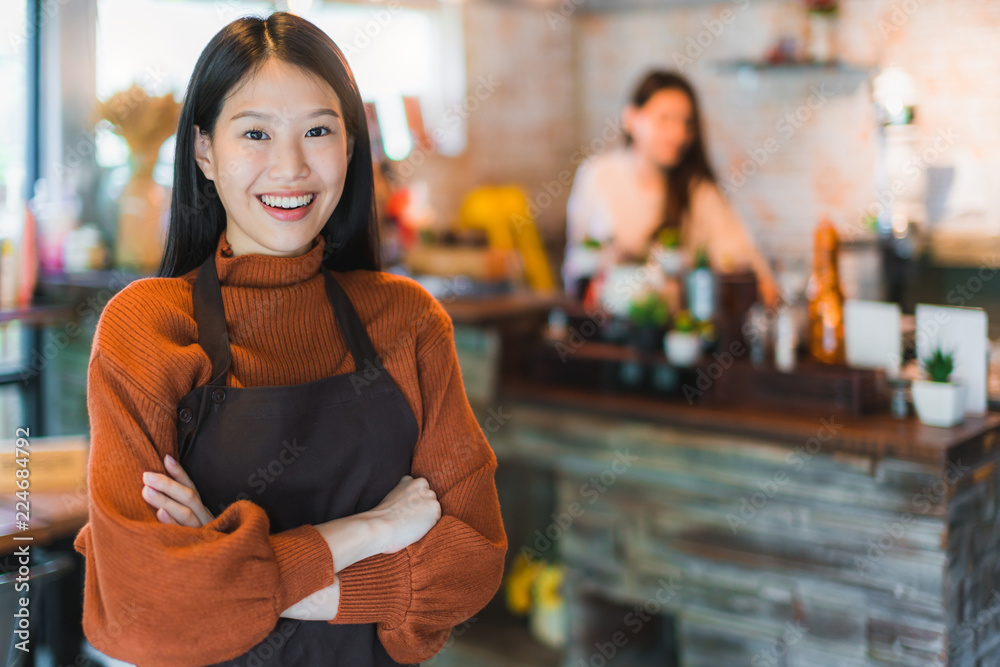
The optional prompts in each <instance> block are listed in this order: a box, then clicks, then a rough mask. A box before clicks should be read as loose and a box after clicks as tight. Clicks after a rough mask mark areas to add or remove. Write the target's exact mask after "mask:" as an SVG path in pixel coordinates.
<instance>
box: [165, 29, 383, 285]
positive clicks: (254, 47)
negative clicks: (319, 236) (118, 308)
mask: <svg viewBox="0 0 1000 667" xmlns="http://www.w3.org/2000/svg"><path fill="white" fill-rule="evenodd" d="M270 58H278V59H280V60H282V61H283V62H286V63H288V64H290V65H296V66H298V67H299V68H301V69H302V70H303V71H306V72H311V73H313V74H315V75H316V76H318V77H319V78H320V79H322V80H324V81H326V82H327V83H329V84H330V86H331V87H332V88H333V90H334V92H335V93H336V94H337V97H338V98H339V99H340V105H341V108H342V111H343V112H344V125H345V127H346V130H347V133H348V134H349V135H352V136H353V137H354V151H353V154H352V156H351V161H350V162H349V163H348V166H347V176H346V179H345V182H344V191H343V194H342V195H341V197H340V201H339V202H338V204H337V207H336V208H335V209H334V211H333V213H332V214H331V215H330V219H329V220H327V222H326V224H325V225H324V227H323V231H322V233H323V236H324V238H325V248H324V257H323V264H324V266H326V267H327V268H328V269H330V270H332V271H350V270H353V269H369V270H373V271H377V270H380V269H381V254H380V249H379V232H378V218H377V216H376V208H375V189H374V188H375V186H374V177H373V173H372V154H371V140H370V138H369V136H368V124H367V121H366V119H365V111H364V104H363V102H362V100H361V93H360V92H359V91H358V85H357V83H356V82H355V80H354V74H353V73H352V72H351V68H350V66H349V65H348V64H347V60H346V59H345V58H344V54H343V53H342V52H341V50H340V48H339V47H338V46H337V45H336V44H335V43H334V42H333V40H332V39H330V37H329V36H328V35H327V34H326V33H324V32H323V31H322V30H320V29H319V28H317V27H316V26H315V25H313V24H312V23H310V22H309V21H307V20H305V19H303V18H301V17H299V16H296V15H295V14H290V13H288V12H274V13H273V14H271V15H270V16H268V17H267V18H266V19H265V18H262V17H260V16H245V17H242V18H238V19H236V20H235V21H233V22H232V23H230V24H229V25H227V26H226V27H224V28H223V29H222V30H220V31H219V32H218V33H216V35H215V36H214V37H213V38H212V40H211V41H210V42H209V43H208V45H207V46H206V47H205V50H204V51H202V53H201V56H200V57H199V58H198V62H197V64H196V65H195V68H194V72H193V73H192V74H191V81H190V82H189V84H188V88H187V92H186V94H185V97H184V104H183V107H182V108H181V114H180V120H179V121H178V123H177V145H176V151H175V153H174V187H173V193H172V198H171V208H170V229H169V231H168V232H167V240H166V247H165V248H164V251H163V258H162V259H161V262H160V267H159V270H158V271H157V274H156V275H157V276H160V277H178V276H181V275H184V274H185V273H187V272H188V271H191V270H192V269H195V268H196V267H198V266H200V265H201V264H202V262H204V261H205V260H206V259H207V258H208V257H209V256H210V255H211V254H213V253H214V252H215V249H216V248H217V247H218V242H219V236H220V235H221V234H222V232H223V230H224V229H225V227H226V210H225V208H224V207H223V206H222V201H221V200H220V199H219V196H218V193H217V192H216V190H215V184H214V183H212V181H209V180H208V179H206V178H205V175H204V174H203V173H202V171H201V169H200V168H199V167H198V165H197V163H196V162H195V148H194V139H195V136H194V133H195V130H194V126H195V125H197V126H198V127H199V128H200V129H201V131H202V132H205V133H207V134H208V136H209V137H210V138H211V137H212V136H213V135H214V132H215V126H216V121H217V120H218V117H219V113H220V112H221V111H222V106H223V103H224V102H225V100H226V97H227V96H228V95H229V94H230V91H231V90H232V89H233V88H234V86H236V85H237V84H239V83H240V82H242V81H244V80H245V79H248V78H252V77H253V76H254V75H256V74H257V72H259V71H260V69H261V68H262V67H263V66H264V65H265V64H266V63H267V61H268V59H270Z"/></svg>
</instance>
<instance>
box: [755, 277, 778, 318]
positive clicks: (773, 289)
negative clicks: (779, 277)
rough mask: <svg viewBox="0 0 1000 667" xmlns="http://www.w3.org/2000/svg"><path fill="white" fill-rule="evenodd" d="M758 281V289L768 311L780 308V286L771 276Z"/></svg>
mask: <svg viewBox="0 0 1000 667" xmlns="http://www.w3.org/2000/svg"><path fill="white" fill-rule="evenodd" d="M758 280H759V282H758V283H757V289H758V290H759V291H760V298H761V301H763V302H764V307H765V308H767V309H768V310H774V309H775V308H777V307H778V298H779V296H780V294H779V293H778V285H777V284H776V283H775V281H774V278H772V277H771V276H764V277H763V279H760V278H758Z"/></svg>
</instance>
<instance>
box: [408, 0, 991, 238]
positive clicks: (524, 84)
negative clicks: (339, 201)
mask: <svg viewBox="0 0 1000 667" xmlns="http://www.w3.org/2000/svg"><path fill="white" fill-rule="evenodd" d="M466 7H467V12H466V18H465V21H466V30H467V35H466V40H467V47H466V48H467V71H468V81H469V90H470V94H473V93H474V89H475V86H476V84H477V82H480V81H482V80H483V78H484V77H485V78H486V79H488V80H491V81H494V82H495V83H496V84H497V85H495V87H494V91H493V92H492V93H491V94H490V95H489V96H487V97H486V98H485V99H482V100H479V101H478V102H479V103H478V104H476V105H475V109H470V110H469V112H468V122H469V150H468V152H467V153H466V154H465V155H463V156H461V157H458V158H445V157H433V158H431V159H429V160H428V161H427V162H426V163H425V164H424V165H423V166H422V167H421V168H419V169H417V170H416V171H415V174H414V176H415V177H417V178H423V179H425V180H427V181H428V182H429V183H430V184H431V186H432V187H431V189H432V192H433V197H434V203H435V205H436V206H437V207H438V209H439V211H440V213H441V217H442V220H443V221H448V220H450V219H453V217H454V215H455V211H456V210H457V205H458V202H459V201H460V199H461V197H462V195H463V194H464V193H465V192H466V191H467V190H468V189H469V188H470V187H474V186H475V185H478V184H482V183H487V182H514V183H519V184H521V185H522V186H523V187H525V188H526V189H527V190H528V191H529V193H530V194H531V196H532V197H533V199H534V201H535V202H536V203H537V204H539V223H540V226H541V227H542V229H543V231H544V233H545V234H546V236H548V237H549V238H550V243H552V244H553V246H557V245H558V244H557V241H558V239H559V237H560V235H561V234H562V232H563V229H564V225H565V196H566V191H567V189H568V184H569V182H568V179H569V175H570V174H571V173H572V171H574V170H575V168H576V165H577V164H578V163H579V159H580V156H581V154H582V153H581V151H591V150H600V149H602V148H604V147H605V146H607V145H613V144H614V143H615V141H617V139H615V138H614V137H615V136H617V134H618V133H617V132H616V131H615V129H614V127H613V126H614V124H615V123H616V121H617V119H618V117H619V113H620V109H621V107H622V105H623V104H624V103H625V100H626V98H627V96H628V93H629V91H630V90H631V88H632V86H633V85H634V84H635V82H636V81H637V80H638V78H639V77H640V76H641V75H642V73H643V72H644V71H645V70H646V69H647V68H650V67H654V66H665V67H674V68H676V67H678V66H680V67H681V69H682V71H683V72H684V73H685V74H687V75H689V76H690V78H691V79H692V81H693V82H694V84H695V85H696V87H697V89H698V91H699V93H700V96H701V98H702V106H703V112H704V116H705V121H706V128H707V130H706V131H707V135H708V139H709V146H710V153H711V157H712V160H713V163H714V165H715V167H716V170H717V172H718V175H719V176H720V178H721V179H722V180H723V181H725V182H727V183H729V184H730V185H732V186H733V187H732V189H731V193H732V194H731V200H732V202H733V204H734V205H735V206H736V207H737V209H738V210H739V211H740V213H741V214H742V215H743V216H744V218H745V219H746V220H747V222H748V224H749V225H750V227H751V229H752V231H753V232H754V234H755V236H756V237H757V238H758V240H759V242H760V244H761V246H762V247H763V249H764V251H765V252H766V253H767V254H769V255H770V256H772V257H774V256H787V255H788V254H789V253H792V254H806V253H807V252H808V248H809V245H810V242H811V231H812V228H813V225H814V224H815V222H816V220H817V219H818V218H819V217H820V216H821V215H823V214H828V215H830V216H831V218H832V219H833V220H834V222H836V223H837V224H839V225H842V226H850V225H854V224H856V222H857V220H858V219H859V217H860V212H861V211H862V210H865V209H871V207H872V206H873V205H874V204H875V203H876V202H877V198H878V196H879V192H878V188H877V186H876V183H875V179H876V168H877V161H878V157H879V150H878V138H879V133H878V131H877V127H876V122H875V119H874V114H873V110H872V105H871V96H870V87H869V80H868V77H867V76H866V75H865V73H864V72H861V73H832V72H819V71H808V70H806V71H763V72H760V73H759V74H757V75H753V74H750V75H748V74H747V73H742V74H741V73H739V72H735V71H726V70H719V69H718V68H717V67H715V66H714V64H715V63H717V62H718V61H720V60H726V59H735V58H741V59H743V58H746V59H754V58H759V57H761V56H762V55H763V53H764V52H765V51H766V49H767V47H768V46H769V45H770V44H772V43H773V41H774V40H776V39H777V37H778V36H779V35H781V34H787V35H791V36H801V35H802V33H803V32H804V29H805V25H806V19H805V17H804V14H803V13H802V11H801V9H800V7H799V5H798V3H797V2H795V1H792V0H729V1H723V2H706V3H702V4H697V5H693V6H683V7H675V8H667V9H642V10H632V11H619V12H608V13H584V12H582V11H577V12H575V13H569V14H558V13H555V14H551V13H546V11H545V10H542V9H533V8H529V7H510V6H500V5H497V4H492V3H470V4H468V5H467V6H466ZM726 11H728V12H729V13H728V14H724V12H726ZM722 19H727V22H725V23H723V22H722ZM720 26H721V30H720ZM713 29H714V32H713ZM998 36H1000V2H998V1H996V0H844V1H843V3H842V15H841V18H840V19H839V28H838V43H839V44H838V46H839V48H838V51H839V53H840V54H841V56H842V58H843V59H844V60H846V61H847V62H850V63H855V64H859V65H862V66H865V67H868V66H871V67H878V66H887V65H890V64H895V65H900V66H903V67H905V68H906V69H907V70H908V71H909V72H910V74H911V75H912V76H913V78H914V81H915V84H916V88H917V95H918V110H917V112H918V125H917V133H918V147H919V150H922V149H923V148H925V147H931V146H932V145H933V144H932V142H933V141H934V140H935V139H936V138H937V137H939V136H941V134H942V133H945V134H947V135H948V136H949V142H948V143H947V147H946V149H945V150H943V151H932V152H930V153H928V156H930V157H932V158H933V159H932V160H928V163H927V166H928V168H929V172H928V177H929V182H930V196H931V199H932V201H931V202H930V208H929V217H930V219H931V220H930V222H931V223H932V224H940V222H939V221H940V220H942V219H944V218H956V217H962V218H963V220H964V221H965V223H961V224H967V222H968V221H969V220H975V221H976V223H977V224H978V225H979V228H980V229H982V228H985V229H988V230H990V231H991V232H994V233H1000V200H998V198H997V197H996V196H994V194H993V193H995V192H997V191H998V190H1000V187H998V186H1000V169H998V168H997V167H1000V164H998V163H1000V150H997V149H998V148H1000V123H998V122H997V120H998V119H1000V94H998V93H1000V66H998V65H1000V39H997V37H998ZM470 106H471V105H470ZM789 114H792V117H791V118H790V117H789ZM602 134H603V138H602ZM608 137H612V142H611V144H608V143H607V142H605V141H604V139H605V138H608ZM769 140H773V141H769ZM775 145H777V146H778V148H777V150H773V147H774V146H775ZM940 145H941V144H940V143H939V146H940ZM765 147H771V148H772V150H771V151H769V152H768V151H766V152H767V155H766V157H764V156H763V154H762V153H761V150H762V149H765ZM752 155H756V156H757V157H758V160H757V161H756V162H755V161H754V160H753V159H752ZM748 161H749V162H748ZM761 162H762V164H758V163H761ZM741 171H742V172H753V173H752V174H751V175H750V176H747V177H745V178H743V177H742V174H741ZM545 193H548V195H550V196H547V195H546V194H545ZM948 224H956V225H958V224H960V223H959V222H954V223H948Z"/></svg>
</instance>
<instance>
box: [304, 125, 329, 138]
mask: <svg viewBox="0 0 1000 667" xmlns="http://www.w3.org/2000/svg"><path fill="white" fill-rule="evenodd" d="M313 130H326V134H330V132H331V130H330V128H328V127H327V126H326V125H320V126H318V127H314V128H313V129H312V130H309V132H312V131H313ZM312 136H314V137H323V136H326V135H325V134H314V135H312Z"/></svg>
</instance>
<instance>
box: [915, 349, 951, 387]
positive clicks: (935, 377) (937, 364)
mask: <svg viewBox="0 0 1000 667" xmlns="http://www.w3.org/2000/svg"><path fill="white" fill-rule="evenodd" d="M923 362H924V370H925V371H927V375H928V376H930V378H931V382H947V381H948V378H949V377H950V376H951V372H952V371H953V370H954V369H955V355H953V354H952V353H951V352H943V351H942V350H941V348H940V347H937V348H935V350H934V352H933V353H931V356H929V357H925V358H924V360H923Z"/></svg>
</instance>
